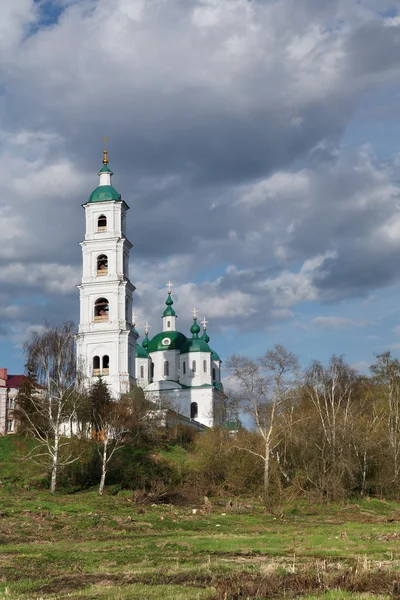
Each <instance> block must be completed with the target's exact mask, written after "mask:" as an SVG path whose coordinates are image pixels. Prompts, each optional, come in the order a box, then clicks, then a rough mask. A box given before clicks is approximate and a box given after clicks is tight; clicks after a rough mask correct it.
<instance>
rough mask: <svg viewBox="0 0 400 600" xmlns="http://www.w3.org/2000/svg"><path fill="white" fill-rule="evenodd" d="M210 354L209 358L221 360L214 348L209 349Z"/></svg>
mask: <svg viewBox="0 0 400 600" xmlns="http://www.w3.org/2000/svg"><path fill="white" fill-rule="evenodd" d="M211 352H212V354H211V359H212V360H219V361H220V362H221V359H220V357H219V356H218V354H217V353H216V352H215V350H211Z"/></svg>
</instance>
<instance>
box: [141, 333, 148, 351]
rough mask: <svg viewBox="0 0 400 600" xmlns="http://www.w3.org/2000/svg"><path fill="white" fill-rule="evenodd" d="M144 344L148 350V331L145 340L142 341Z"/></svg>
mask: <svg viewBox="0 0 400 600" xmlns="http://www.w3.org/2000/svg"><path fill="white" fill-rule="evenodd" d="M142 346H143V348H145V349H146V350H148V347H149V337H148V335H147V333H146V337H145V338H144V340H143V342H142Z"/></svg>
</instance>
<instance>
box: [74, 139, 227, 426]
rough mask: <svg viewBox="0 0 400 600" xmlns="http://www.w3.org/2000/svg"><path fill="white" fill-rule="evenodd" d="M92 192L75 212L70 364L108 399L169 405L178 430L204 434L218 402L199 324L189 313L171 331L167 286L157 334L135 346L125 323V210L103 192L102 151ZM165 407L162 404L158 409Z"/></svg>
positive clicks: (217, 379)
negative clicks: (186, 323)
mask: <svg viewBox="0 0 400 600" xmlns="http://www.w3.org/2000/svg"><path fill="white" fill-rule="evenodd" d="M98 175H99V178H100V181H99V186H98V187H97V188H96V189H95V190H94V191H93V192H92V193H91V195H90V197H89V200H88V201H87V202H86V203H85V204H84V205H83V208H84V209H85V215H86V234H85V239H84V241H83V242H81V246H82V258H83V274H82V281H81V284H80V285H79V286H78V288H79V290H80V322H79V331H78V334H77V360H78V365H79V367H80V368H81V369H83V371H84V374H85V375H86V377H87V378H88V380H89V381H95V380H96V378H97V377H99V376H101V377H102V378H104V381H106V382H107V383H108V385H109V387H110V391H111V392H112V394H113V396H114V397H115V398H118V397H119V396H120V395H121V394H123V393H126V392H128V391H129V389H130V386H131V385H134V384H137V385H139V386H140V387H142V388H143V390H144V393H145V395H146V396H147V397H148V399H149V400H151V401H152V402H154V405H155V408H157V406H160V405H164V404H169V405H170V406H171V407H172V408H173V410H174V411H175V413H177V415H179V416H180V417H182V419H183V422H185V420H186V421H191V422H193V423H197V424H199V425H200V426H207V427H212V426H213V425H219V424H221V423H222V422H223V420H224V410H223V407H224V399H225V394H224V391H223V386H222V383H221V360H220V358H219V356H218V354H217V353H216V352H215V351H213V350H212V349H211V348H210V346H209V341H210V338H209V336H208V334H207V330H206V325H207V322H206V320H204V321H203V322H202V325H203V332H202V334H201V335H200V333H201V328H200V326H199V324H198V323H197V311H196V310H194V311H193V315H194V318H193V325H192V326H191V328H190V334H188V335H185V334H184V333H181V332H180V331H178V330H177V324H176V321H177V314H176V312H175V310H174V309H173V300H172V293H171V286H170V285H169V287H168V296H167V299H166V302H165V305H166V307H165V310H164V312H163V314H162V331H160V332H159V333H157V334H156V335H154V337H152V338H149V328H148V326H147V324H146V328H145V338H144V340H143V342H142V344H141V345H140V344H139V343H138V338H139V334H138V332H137V331H136V329H135V323H134V320H133V317H132V315H133V292H134V291H135V286H134V285H133V284H132V283H131V282H130V280H129V252H130V249H131V248H132V244H131V243H130V242H129V241H128V239H127V238H126V212H127V210H128V209H129V206H128V205H127V204H126V202H124V200H122V198H121V195H120V194H119V193H118V192H117V190H116V189H115V188H114V187H113V186H112V185H111V177H112V175H113V173H112V172H111V170H110V168H109V166H108V157H107V151H106V150H105V151H104V157H103V166H102V168H101V169H100V172H99V174H98ZM163 400H165V401H166V402H163Z"/></svg>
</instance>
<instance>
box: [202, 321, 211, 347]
mask: <svg viewBox="0 0 400 600" xmlns="http://www.w3.org/2000/svg"><path fill="white" fill-rule="evenodd" d="M201 323H202V325H203V335H202V336H201V339H202V340H204V341H205V342H206V343H207V344H208V342H209V341H210V336H209V335H208V333H207V323H208V321H206V318H205V317H204V319H203V320H202V322H201Z"/></svg>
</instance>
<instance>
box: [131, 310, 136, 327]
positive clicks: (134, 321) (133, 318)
mask: <svg viewBox="0 0 400 600" xmlns="http://www.w3.org/2000/svg"><path fill="white" fill-rule="evenodd" d="M132 323H133V325H136V315H135V313H134V312H133V311H132Z"/></svg>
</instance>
